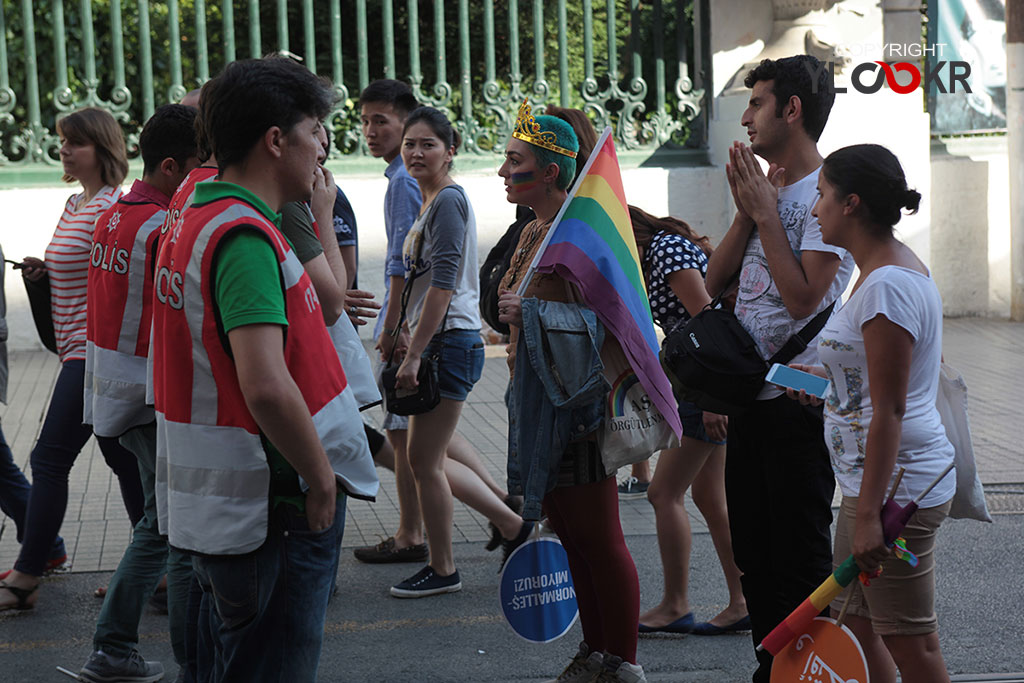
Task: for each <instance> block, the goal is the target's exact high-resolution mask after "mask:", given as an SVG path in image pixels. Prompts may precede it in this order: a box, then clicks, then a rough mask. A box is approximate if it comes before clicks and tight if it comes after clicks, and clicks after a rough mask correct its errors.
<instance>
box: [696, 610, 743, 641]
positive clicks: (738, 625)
mask: <svg viewBox="0 0 1024 683" xmlns="http://www.w3.org/2000/svg"><path fill="white" fill-rule="evenodd" d="M749 630H750V615H747V616H745V617H743V618H742V619H740V620H739V621H737V622H734V623H732V624H729V625H728V626H715V625H714V624H712V623H711V622H710V621H702V622H700V623H699V624H696V625H695V626H694V627H693V630H692V631H691V633H693V635H695V636H721V635H725V634H726V633H739V632H740V631H749Z"/></svg>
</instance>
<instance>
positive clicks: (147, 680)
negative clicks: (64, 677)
mask: <svg viewBox="0 0 1024 683" xmlns="http://www.w3.org/2000/svg"><path fill="white" fill-rule="evenodd" d="M78 677H79V678H80V679H81V680H83V681H90V683H155V681H159V680H161V679H162V678H163V677H164V668H163V667H162V666H160V662H147V661H146V660H145V659H143V658H142V655H140V654H139V651H138V650H132V651H131V652H130V653H128V656H127V657H115V656H114V655H108V654H107V653H106V652H104V651H103V650H96V651H95V652H93V653H92V654H91V655H89V659H87V660H86V662H85V666H83V667H82V670H81V671H79V672H78Z"/></svg>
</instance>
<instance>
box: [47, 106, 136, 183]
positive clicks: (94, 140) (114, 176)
mask: <svg viewBox="0 0 1024 683" xmlns="http://www.w3.org/2000/svg"><path fill="white" fill-rule="evenodd" d="M57 133H58V134H59V135H60V136H61V137H62V138H64V139H65V140H69V141H71V142H73V143H75V144H80V145H89V144H91V145H93V146H95V147H96V162H97V163H98V164H99V166H100V178H101V179H102V180H103V184H104V185H109V186H110V187H118V186H119V185H120V184H121V183H123V182H124V179H125V177H126V176H127V175H128V151H127V149H125V144H124V133H123V132H122V131H121V126H119V125H118V123H117V121H116V120H114V117H113V116H111V115H110V114H108V113H107V112H105V111H103V110H102V109H97V108H95V107H86V108H85V109H79V110H78V111H76V112H73V113H71V114H68V115H67V116H65V117H64V118H62V119H60V120H59V121H57ZM75 180H76V179H75V178H74V177H73V176H69V175H66V174H65V176H64V182H66V183H73V182H75Z"/></svg>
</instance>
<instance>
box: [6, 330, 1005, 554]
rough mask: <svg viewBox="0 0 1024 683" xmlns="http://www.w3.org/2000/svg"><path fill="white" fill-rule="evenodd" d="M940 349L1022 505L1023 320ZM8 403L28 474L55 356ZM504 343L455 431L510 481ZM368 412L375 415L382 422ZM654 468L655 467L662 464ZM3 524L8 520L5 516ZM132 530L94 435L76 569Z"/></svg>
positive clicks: (640, 522) (17, 362) (1001, 491)
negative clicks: (954, 370)
mask: <svg viewBox="0 0 1024 683" xmlns="http://www.w3.org/2000/svg"><path fill="white" fill-rule="evenodd" d="M944 352H945V358H946V361H947V362H948V363H950V364H951V365H953V366H954V367H956V368H958V369H959V370H960V371H961V372H962V373H963V374H964V377H965V379H966V381H967V385H968V387H969V389H970V396H971V399H970V400H971V404H970V406H971V408H970V409H971V426H972V431H973V436H974V444H975V449H976V454H977V459H978V469H979V472H980V475H981V479H982V482H984V483H985V484H986V485H992V486H987V488H990V489H991V490H992V491H993V492H994V495H992V496H990V505H991V506H992V508H993V511H997V510H1005V511H1007V512H1011V511H1017V512H1020V511H1024V457H1022V450H1024V421H1022V420H1021V418H1020V414H1021V413H1020V405H1021V404H1022V403H1024V400H1022V399H1024V362H1022V357H1024V324H1019V323H1008V322H1003V321H994V320H987V319H980V318H961V319H950V320H947V321H946V323H945V338H944ZM10 368H11V379H10V389H9V394H10V400H9V404H8V405H7V406H6V407H5V408H4V409H3V410H2V412H0V416H2V424H3V430H4V433H5V435H6V436H7V440H8V443H10V444H11V447H12V449H13V451H14V454H15V460H16V461H17V462H18V463H19V464H20V465H22V466H23V468H24V469H25V470H26V474H27V475H29V476H30V471H29V468H28V467H27V461H28V457H29V452H30V451H31V449H32V446H33V444H34V441H35V437H36V435H37V434H38V432H39V428H40V425H41V423H42V418H43V416H44V415H45V411H46V406H47V402H48V401H49V396H50V392H51V390H52V387H53V383H54V380H55V377H56V372H57V369H58V363H57V359H56V357H55V356H53V355H52V354H49V353H46V352H43V351H40V352H16V353H12V354H11V359H10ZM507 377H508V374H507V370H506V367H505V361H504V347H503V346H489V347H488V348H487V361H486V363H485V364H484V372H483V377H482V378H481V380H480V382H479V383H478V384H477V385H476V387H475V388H474V390H473V392H472V393H471V394H470V397H469V400H468V401H467V402H466V405H465V407H464V410H463V416H462V420H461V421H460V423H459V432H460V433H461V434H462V435H463V436H465V437H466V439H467V440H468V441H469V442H470V443H472V444H473V445H474V446H475V447H476V448H477V450H478V451H479V452H480V455H481V457H482V458H483V461H484V463H485V464H486V466H487V468H488V469H489V470H490V472H491V474H492V475H494V477H495V479H496V480H497V481H498V482H504V480H505V473H504V469H505V435H506V431H507V428H508V417H507V414H506V411H505V405H504V400H503V396H504V392H505V385H506V382H507ZM380 417H381V416H380V411H379V410H371V411H369V414H368V415H367V418H368V419H369V420H370V421H378V420H379V419H380ZM654 462H655V466H656V460H655V461H654ZM378 471H379V473H380V477H381V491H380V495H379V496H378V498H377V502H376V503H372V504H371V503H366V502H364V501H350V503H349V507H348V519H347V523H346V528H345V542H344V545H345V547H354V546H359V545H366V544H369V543H374V542H376V541H377V540H378V537H384V536H387V535H389V534H390V533H391V532H392V531H394V529H395V527H396V526H397V523H398V503H397V498H396V496H395V487H394V476H393V475H392V474H391V473H390V472H387V471H385V470H378ZM620 510H621V516H622V526H623V531H624V532H625V533H626V535H627V536H630V535H637V534H640V535H646V534H654V515H653V511H652V509H651V507H650V506H649V505H648V504H647V502H646V501H644V500H642V499H641V500H634V501H623V503H622V504H621V508H620ZM690 510H691V522H692V524H693V530H694V532H696V533H700V532H704V531H706V526H705V525H704V520H703V518H702V517H701V516H700V515H699V514H698V513H697V512H696V509H695V506H692V505H691V506H690ZM5 521H6V520H5ZM454 522H455V530H454V534H453V541H455V542H460V541H472V542H477V541H480V542H483V541H485V540H486V539H487V538H488V536H489V533H488V531H487V522H486V520H485V519H484V518H483V517H481V516H480V515H479V514H477V513H476V512H475V511H473V510H470V509H469V508H468V507H466V506H465V505H462V504H461V503H458V502H456V505H455V513H454ZM130 533H131V529H130V526H129V523H128V519H127V516H126V513H125V511H124V507H123V505H122V502H121V497H120V491H119V489H118V487H117V483H116V481H114V476H113V474H112V473H111V471H110V469H109V468H108V467H107V466H106V464H105V462H104V461H103V457H102V455H101V453H100V451H99V449H98V448H97V447H96V445H95V440H90V442H89V443H88V444H87V445H86V448H85V450H84V452H83V453H82V455H81V456H80V457H79V459H78V462H77V463H76V464H75V467H74V469H73V470H72V471H71V481H70V496H69V500H68V510H67V515H66V516H65V520H64V526H63V527H62V529H61V534H62V535H63V536H64V538H65V539H66V540H67V544H68V551H69V556H70V560H71V563H70V565H71V571H72V572H92V571H106V570H113V569H115V568H116V567H117V563H118V561H119V560H120V558H121V555H122V553H123V551H124V548H125V546H126V545H127V544H128V542H129V539H130ZM17 553H18V544H17V543H16V541H15V538H14V529H13V525H12V524H10V523H8V524H7V525H6V528H5V530H4V533H3V537H2V539H0V567H2V568H6V567H10V566H12V565H13V563H14V560H15V559H16V557H17Z"/></svg>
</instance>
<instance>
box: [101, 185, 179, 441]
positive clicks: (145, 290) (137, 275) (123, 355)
mask: <svg viewBox="0 0 1024 683" xmlns="http://www.w3.org/2000/svg"><path fill="white" fill-rule="evenodd" d="M166 213H167V212H166V210H165V209H164V207H162V206H160V205H159V204H156V203H155V202H152V201H145V200H143V201H137V202H136V201H131V202H129V201H125V198H124V197H122V198H121V199H120V200H118V201H117V202H116V203H115V204H113V205H112V206H111V207H110V208H108V209H107V210H106V211H105V212H104V213H103V215H101V216H100V218H99V219H98V220H97V221H96V230H95V231H94V233H93V244H92V250H91V252H90V255H89V275H88V297H89V306H88V309H87V315H86V349H85V388H84V392H85V396H84V398H85V409H84V414H83V418H82V419H83V422H85V423H86V424H91V425H92V426H93V431H94V432H96V434H97V435H98V436H110V437H115V436H120V435H121V434H124V433H125V432H126V431H128V430H129V429H131V428H132V427H136V426H139V425H144V424H148V423H150V422H152V421H153V417H154V416H153V409H152V408H151V407H149V406H147V405H146V356H147V354H148V352H149V338H150V324H151V322H152V317H153V311H152V307H153V277H152V272H153V261H154V247H155V246H156V238H157V235H158V234H159V232H160V227H161V226H162V225H163V223H164V218H165V216H166Z"/></svg>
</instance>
